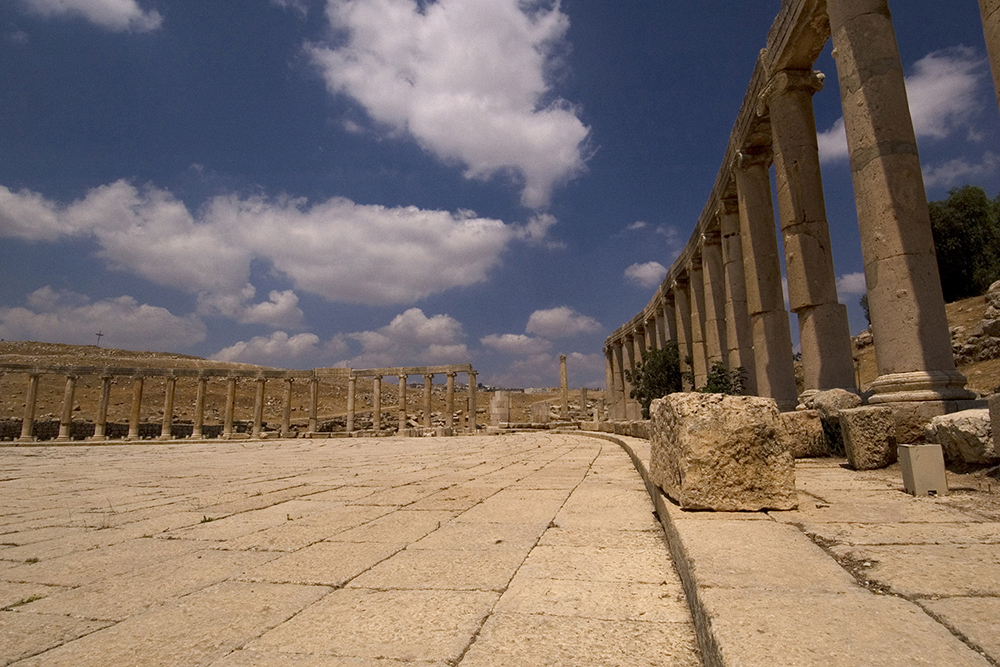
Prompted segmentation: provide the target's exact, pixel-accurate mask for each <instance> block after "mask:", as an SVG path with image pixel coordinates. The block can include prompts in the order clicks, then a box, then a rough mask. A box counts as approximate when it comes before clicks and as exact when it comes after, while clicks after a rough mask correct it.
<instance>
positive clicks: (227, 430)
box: [222, 378, 236, 438]
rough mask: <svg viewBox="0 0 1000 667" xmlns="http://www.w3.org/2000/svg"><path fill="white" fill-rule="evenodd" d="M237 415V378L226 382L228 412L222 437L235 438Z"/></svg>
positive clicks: (223, 422) (223, 423) (223, 421)
mask: <svg viewBox="0 0 1000 667" xmlns="http://www.w3.org/2000/svg"><path fill="white" fill-rule="evenodd" d="M235 413H236V378H229V379H228V380H227V381H226V411H225V415H224V416H223V420H222V437H223V438H232V437H233V418H234V417H235Z"/></svg>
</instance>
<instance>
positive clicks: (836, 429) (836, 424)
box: [805, 389, 861, 455]
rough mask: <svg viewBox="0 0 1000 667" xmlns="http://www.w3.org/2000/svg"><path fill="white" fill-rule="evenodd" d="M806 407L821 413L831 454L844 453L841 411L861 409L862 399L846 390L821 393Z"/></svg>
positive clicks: (809, 401)
mask: <svg viewBox="0 0 1000 667" xmlns="http://www.w3.org/2000/svg"><path fill="white" fill-rule="evenodd" d="M805 407H806V408H808V409H811V410H816V411H817V412H819V417H820V420H821V421H822V424H823V433H824V434H825V435H826V441H827V447H828V448H829V452H830V453H831V454H836V455H840V454H843V453H844V438H843V436H842V435H841V432H840V411H841V410H846V409H849V408H857V407H861V397H860V396H858V395H857V394H855V393H853V392H850V391H847V390H846V389H828V390H826V391H821V392H819V393H817V394H815V395H813V396H812V397H811V398H809V399H807V400H806V402H805Z"/></svg>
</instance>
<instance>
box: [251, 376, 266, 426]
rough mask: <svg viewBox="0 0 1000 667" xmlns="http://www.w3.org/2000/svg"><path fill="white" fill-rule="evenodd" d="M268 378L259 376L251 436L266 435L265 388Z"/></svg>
mask: <svg viewBox="0 0 1000 667" xmlns="http://www.w3.org/2000/svg"><path fill="white" fill-rule="evenodd" d="M266 385H267V378H257V391H256V392H255V393H254V397H253V427H252V429H253V430H252V431H251V432H250V436H251V437H253V438H260V437H263V435H264V388H265V387H266Z"/></svg>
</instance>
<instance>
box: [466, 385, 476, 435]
mask: <svg viewBox="0 0 1000 667" xmlns="http://www.w3.org/2000/svg"><path fill="white" fill-rule="evenodd" d="M468 422H469V431H470V432H471V433H473V434H475V432H476V373H475V371H473V372H470V373H469V416H468Z"/></svg>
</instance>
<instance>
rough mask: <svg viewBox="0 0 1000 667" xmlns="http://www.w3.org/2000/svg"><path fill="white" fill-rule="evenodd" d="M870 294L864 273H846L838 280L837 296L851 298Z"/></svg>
mask: <svg viewBox="0 0 1000 667" xmlns="http://www.w3.org/2000/svg"><path fill="white" fill-rule="evenodd" d="M866 292H868V285H867V283H865V274H864V273H862V272H860V271H859V272H857V273H845V274H844V275H842V276H839V277H838V278H837V294H839V295H840V296H849V295H857V294H865V293H866Z"/></svg>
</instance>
